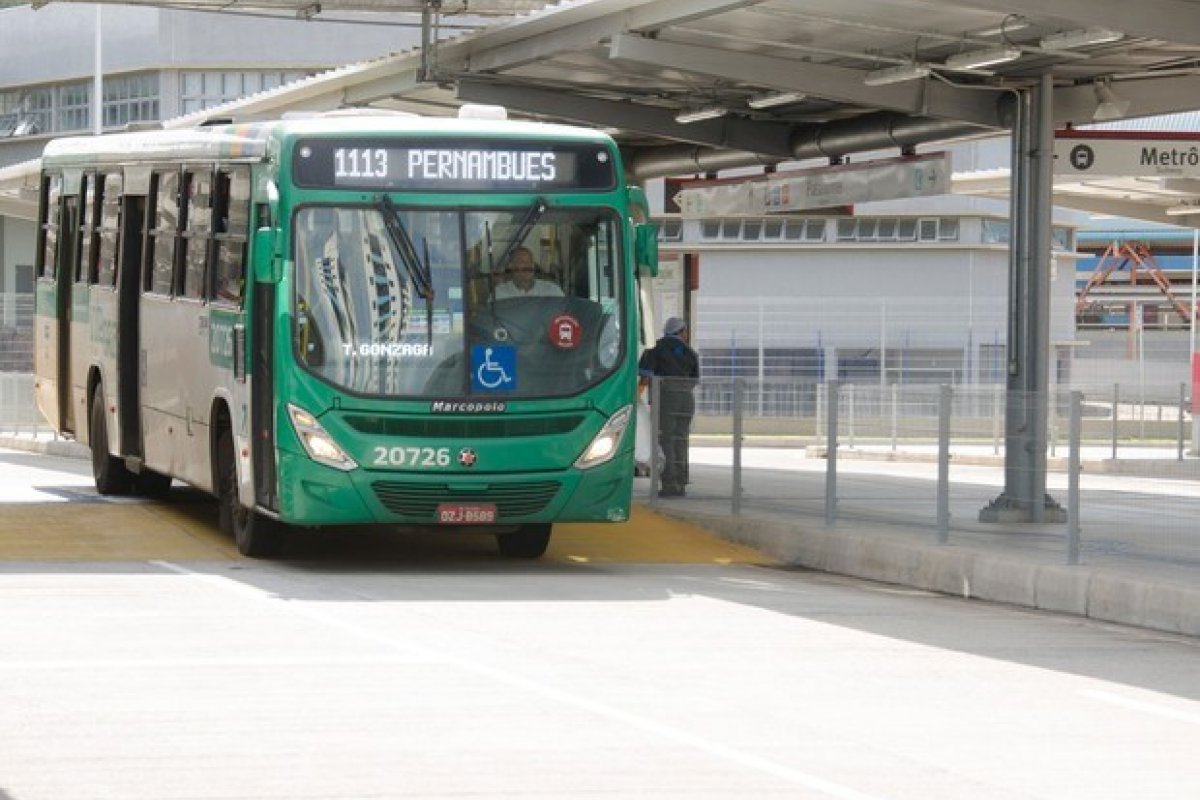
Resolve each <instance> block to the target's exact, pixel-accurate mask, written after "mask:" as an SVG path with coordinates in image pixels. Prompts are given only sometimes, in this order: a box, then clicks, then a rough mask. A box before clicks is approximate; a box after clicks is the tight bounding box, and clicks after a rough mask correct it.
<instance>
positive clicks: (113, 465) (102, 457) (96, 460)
mask: <svg viewBox="0 0 1200 800" xmlns="http://www.w3.org/2000/svg"><path fill="white" fill-rule="evenodd" d="M88 438H89V440H90V444H91V447H92V478H93V479H95V481H96V491H97V492H99V493H100V494H129V492H130V490H131V489H132V488H133V473H131V472H130V471H129V470H128V469H126V468H125V462H124V460H122V459H120V458H116V457H114V456H111V455H109V454H108V422H107V420H106V418H105V414H104V391H103V390H102V389H101V388H100V385H99V384H97V385H96V388H95V389H94V390H93V391H92V419H91V423H90V427H89V429H88Z"/></svg>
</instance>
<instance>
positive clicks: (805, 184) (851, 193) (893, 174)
mask: <svg viewBox="0 0 1200 800" xmlns="http://www.w3.org/2000/svg"><path fill="white" fill-rule="evenodd" d="M949 191H950V154H949V153H944V152H943V153H929V154H925V155H919V156H904V157H901V158H894V159H881V160H877V161H864V162H862V163H859V164H841V165H836V166H831V167H820V168H817V169H806V170H796V171H793V172H786V173H782V172H781V173H776V174H774V175H771V176H769V177H767V178H753V179H737V180H730V181H704V182H697V183H695V184H690V185H684V187H683V188H682V189H681V190H680V191H679V192H678V193H677V194H676V195H675V197H674V200H675V202H676V203H677V204H678V206H679V211H680V214H682V215H683V216H684V217H691V218H698V217H713V216H721V215H723V214H751V215H753V214H771V213H784V212H791V211H809V210H812V209H817V208H840V207H844V206H849V205H853V204H854V203H867V202H871V201H873V200H900V199H903V198H906V197H928V196H931V195H938V194H947V193H948V192H949Z"/></svg>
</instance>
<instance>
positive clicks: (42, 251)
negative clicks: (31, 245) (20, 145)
mask: <svg viewBox="0 0 1200 800" xmlns="http://www.w3.org/2000/svg"><path fill="white" fill-rule="evenodd" d="M42 183H43V186H42V195H41V196H42V200H41V202H42V208H41V209H39V217H40V218H41V220H42V226H41V229H40V230H39V231H38V239H39V240H40V241H39V245H40V247H38V260H37V276H38V277H39V278H54V277H56V276H57V275H58V271H57V269H56V266H57V253H58V215H59V212H60V204H59V202H58V200H59V197H60V195H61V194H62V176H61V175H47V176H45V177H43V178H42Z"/></svg>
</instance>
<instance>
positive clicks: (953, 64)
mask: <svg viewBox="0 0 1200 800" xmlns="http://www.w3.org/2000/svg"><path fill="white" fill-rule="evenodd" d="M1020 57H1021V50H1020V48H1017V47H991V48H988V49H987V50H971V51H969V52H966V53H958V54H957V55H953V56H950V57H949V58H947V59H946V60H945V62H944V64H943V65H944V66H945V67H946V68H947V69H979V68H980V67H990V66H993V65H995V64H1006V63H1008V62H1009V61H1016V60H1017V59H1018V58H1020Z"/></svg>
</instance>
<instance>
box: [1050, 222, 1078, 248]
mask: <svg viewBox="0 0 1200 800" xmlns="http://www.w3.org/2000/svg"><path fill="white" fill-rule="evenodd" d="M1050 240H1051V249H1053V250H1067V251H1070V250H1074V249H1075V248H1074V247H1073V246H1072V245H1071V229H1070V228H1063V227H1061V226H1058V225H1055V226H1054V227H1053V228H1051V229H1050Z"/></svg>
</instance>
